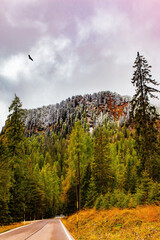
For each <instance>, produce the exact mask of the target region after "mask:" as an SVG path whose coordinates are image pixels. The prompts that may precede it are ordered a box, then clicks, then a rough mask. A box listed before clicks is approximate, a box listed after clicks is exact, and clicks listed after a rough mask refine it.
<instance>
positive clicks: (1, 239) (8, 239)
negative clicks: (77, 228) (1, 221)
mask: <svg viewBox="0 0 160 240" xmlns="http://www.w3.org/2000/svg"><path fill="white" fill-rule="evenodd" d="M0 240H74V239H73V238H72V237H71V236H70V234H69V233H68V231H67V230H66V229H65V227H64V225H63V224H62V223H61V221H60V219H59V218H54V219H49V220H41V221H36V222H34V223H31V224H29V225H27V226H25V227H21V228H18V229H15V230H11V231H10V232H7V233H4V234H0Z"/></svg>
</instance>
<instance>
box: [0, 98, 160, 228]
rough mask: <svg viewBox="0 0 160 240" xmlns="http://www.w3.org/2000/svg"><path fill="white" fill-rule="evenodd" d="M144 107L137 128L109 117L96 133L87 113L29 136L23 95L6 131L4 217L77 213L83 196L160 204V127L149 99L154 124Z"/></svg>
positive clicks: (90, 202) (0, 219) (87, 200)
mask: <svg viewBox="0 0 160 240" xmlns="http://www.w3.org/2000/svg"><path fill="white" fill-rule="evenodd" d="M138 96H139V95H137V97H138ZM145 99H147V98H145ZM139 101H140V100H139ZM140 102H141V101H140ZM135 104H136V102H135ZM138 109H139V105H135V107H134V114H133V116H134V117H135V118H134V124H135V128H133V127H132V128H131V126H129V127H127V126H126V125H125V124H124V126H123V127H119V125H118V123H116V122H109V119H105V121H104V123H102V126H101V127H98V126H97V127H96V128H95V129H94V130H93V133H92V134H90V133H89V128H88V125H87V122H86V115H84V116H83V119H81V122H80V121H78V122H76V123H75V124H74V126H73V128H72V129H67V125H64V124H63V126H62V127H63V129H62V132H63V133H60V132H57V131H58V130H57V128H56V131H54V132H53V133H52V134H51V135H47V133H45V132H44V133H39V134H36V135H32V136H31V137H26V136H25V134H24V132H25V131H24V123H23V122H22V120H21V117H22V115H23V110H22V104H21V102H20V100H19V98H18V97H17V96H16V95H15V98H14V100H13V102H12V104H11V106H10V108H9V110H10V115H9V116H8V119H7V121H6V125H5V127H4V130H3V132H2V134H1V136H0V224H7V223H10V222H12V221H21V220H23V218H24V215H25V218H26V220H31V219H41V218H48V217H53V216H55V215H56V214H60V213H62V212H63V213H64V214H71V213H73V212H75V211H76V210H77V201H78V203H79V209H80V208H83V207H88V208H91V207H96V208H104V209H109V208H112V207H119V208H126V207H135V206H137V205H141V204H158V203H159V201H160V162H159V161H160V145H159V142H158V138H159V133H158V131H157V130H156V128H155V127H156V125H155V124H156V122H155V121H154V120H155V118H153V117H152V118H151V119H152V120H151V121H150V120H149V117H148V116H152V114H151V113H150V112H149V109H151V108H149V105H147V114H149V115H147V122H146V126H144V125H143V126H141V125H140V124H141V123H142V121H140V123H138V122H137V121H138V120H137V119H138V115H137V114H139V113H140V112H139V110H138ZM153 115H154V114H153ZM64 117H65V114H64ZM76 118H77V119H79V118H80V115H79V114H77V116H76ZM153 119H154V120H153ZM139 120H140V118H139ZM70 121H71V119H70ZM66 134H67V135H66ZM146 135H147V136H146ZM138 145H139V146H138ZM146 146H147V148H148V149H146ZM142 156H143V157H142Z"/></svg>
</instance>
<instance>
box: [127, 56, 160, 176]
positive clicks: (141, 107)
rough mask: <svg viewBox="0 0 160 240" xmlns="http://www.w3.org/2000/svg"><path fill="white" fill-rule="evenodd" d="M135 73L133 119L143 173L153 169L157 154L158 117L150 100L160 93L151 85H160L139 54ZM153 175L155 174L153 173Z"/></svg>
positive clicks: (132, 103) (133, 81) (136, 145)
mask: <svg viewBox="0 0 160 240" xmlns="http://www.w3.org/2000/svg"><path fill="white" fill-rule="evenodd" d="M133 67H134V68H135V72H134V74H133V78H132V84H133V85H134V86H135V88H136V94H135V95H134V96H133V99H132V101H131V119H132V120H133V122H134V124H135V129H136V132H135V140H136V144H135V148H136V150H137V154H138V157H139V159H140V160H141V171H142V170H148V171H150V169H151V164H152V165H153V162H152V160H153V159H152V157H153V155H154V154H155V155H156V154H157V147H158V141H157V135H158V131H157V129H156V127H155V124H156V121H157V119H158V115H157V113H156V109H155V107H154V106H151V105H150V102H149V98H150V97H151V98H157V96H155V95H154V93H158V92H160V91H159V90H157V89H156V88H153V87H151V86H150V84H152V85H154V86H157V85H159V84H158V83H157V82H156V81H155V80H152V78H151V77H152V75H151V74H150V68H151V66H149V65H148V63H147V61H146V60H145V58H144V57H143V56H140V55H139V53H137V58H136V60H135V65H134V66H133ZM151 174H152V175H153V173H151Z"/></svg>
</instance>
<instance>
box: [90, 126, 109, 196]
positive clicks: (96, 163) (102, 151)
mask: <svg viewBox="0 0 160 240" xmlns="http://www.w3.org/2000/svg"><path fill="white" fill-rule="evenodd" d="M110 160H111V159H110V152H109V148H108V144H107V140H106V138H105V136H104V135H103V132H102V130H101V131H100V133H99V134H98V136H97V137H96V139H95V146H94V159H93V163H92V174H93V179H94V181H95V185H96V187H97V191H98V192H99V193H101V194H104V193H106V192H107V190H108V188H109V186H111V182H112V176H111V167H110Z"/></svg>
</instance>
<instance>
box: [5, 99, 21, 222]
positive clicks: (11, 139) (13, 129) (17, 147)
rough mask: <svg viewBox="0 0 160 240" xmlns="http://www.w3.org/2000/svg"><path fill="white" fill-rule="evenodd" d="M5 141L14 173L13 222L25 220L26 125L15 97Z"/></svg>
mask: <svg viewBox="0 0 160 240" xmlns="http://www.w3.org/2000/svg"><path fill="white" fill-rule="evenodd" d="M9 112H10V114H9V116H8V118H7V121H6V125H5V129H4V134H3V140H4V142H5V143H6V146H7V148H8V158H9V165H10V168H11V172H12V178H11V188H10V202H9V210H10V212H11V216H12V217H13V221H19V220H22V219H23V214H24V208H25V189H24V187H25V184H24V181H25V165H24V161H25V158H24V148H23V145H24V139H25V136H24V123H23V122H22V114H23V110H22V103H21V102H20V99H19V98H18V97H17V96H16V95H15V98H14V100H13V101H12V104H11V105H10V107H9Z"/></svg>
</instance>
